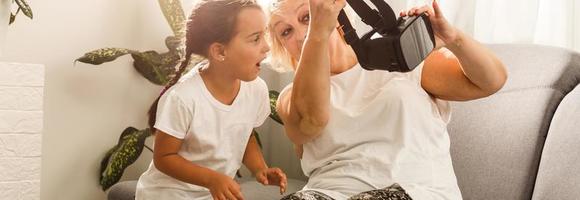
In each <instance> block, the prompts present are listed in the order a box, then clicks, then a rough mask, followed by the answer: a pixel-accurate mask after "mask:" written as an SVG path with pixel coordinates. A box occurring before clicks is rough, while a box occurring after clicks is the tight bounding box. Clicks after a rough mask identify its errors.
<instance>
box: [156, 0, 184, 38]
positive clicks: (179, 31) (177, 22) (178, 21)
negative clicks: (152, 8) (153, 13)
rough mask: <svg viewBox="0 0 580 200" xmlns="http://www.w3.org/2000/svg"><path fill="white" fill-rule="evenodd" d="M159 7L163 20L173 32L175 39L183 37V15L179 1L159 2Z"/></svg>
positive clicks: (165, 0) (164, 0) (163, 0)
mask: <svg viewBox="0 0 580 200" xmlns="http://www.w3.org/2000/svg"><path fill="white" fill-rule="evenodd" d="M159 6H160V7H161V11H162V12H163V15H164V16H165V20H167V23H168V24H169V26H170V27H171V30H173V34H174V35H175V37H178V38H184V37H185V13H184V12H183V7H182V6H181V1H180V0H159Z"/></svg>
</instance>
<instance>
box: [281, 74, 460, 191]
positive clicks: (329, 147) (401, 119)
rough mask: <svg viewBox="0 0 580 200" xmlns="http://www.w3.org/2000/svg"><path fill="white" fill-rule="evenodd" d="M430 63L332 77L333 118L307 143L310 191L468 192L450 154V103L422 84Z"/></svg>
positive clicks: (305, 154) (304, 162)
mask: <svg viewBox="0 0 580 200" xmlns="http://www.w3.org/2000/svg"><path fill="white" fill-rule="evenodd" d="M422 67H423V64H421V65H419V66H418V67H417V68H416V69H415V70H413V71H412V72H409V73H396V72H387V71H379V70H375V71H367V70H364V69H362V68H361V67H360V65H357V66H355V67H353V68H351V69H349V70H347V71H345V72H343V73H340V74H337V75H334V76H332V77H331V80H330V81H331V83H330V119H329V122H328V124H327V126H326V127H325V128H324V129H323V131H322V133H321V135H320V136H319V137H317V138H315V139H314V140H312V141H310V142H308V143H306V144H304V152H303V157H302V160H301V164H302V169H303V171H304V174H305V175H306V176H308V177H309V180H308V184H307V185H306V186H305V187H304V189H305V190H317V191H319V192H322V193H325V194H327V195H329V196H331V197H333V198H335V199H337V200H342V199H347V198H348V197H350V196H353V195H355V194H358V193H360V192H364V191H369V190H374V189H380V188H384V187H387V186H390V185H391V184H393V183H398V184H399V185H401V187H402V188H403V189H405V190H406V192H407V193H408V194H409V195H410V196H411V197H412V198H413V199H415V200H431V199H461V198H462V197H461V193H460V191H459V187H458V186H457V180H456V177H455V173H454V172H453V166H452V164H451V156H450V153H449V145H450V143H449V136H448V133H447V123H448V122H449V119H450V107H449V103H448V102H446V101H442V100H439V99H435V98H432V97H431V96H430V95H429V94H428V93H427V92H425V90H424V89H423V88H422V87H421V71H422ZM289 88H291V85H289V86H287V87H286V88H285V89H284V90H283V91H282V93H284V92H286V91H288V89H289Z"/></svg>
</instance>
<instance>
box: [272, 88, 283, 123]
mask: <svg viewBox="0 0 580 200" xmlns="http://www.w3.org/2000/svg"><path fill="white" fill-rule="evenodd" d="M278 96H280V93H279V92H278V91H275V90H270V118H272V119H273V120H274V121H276V122H278V123H279V124H282V125H284V123H283V122H282V119H280V116H279V115H278V112H276V101H277V100H278Z"/></svg>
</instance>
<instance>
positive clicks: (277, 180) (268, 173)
mask: <svg viewBox="0 0 580 200" xmlns="http://www.w3.org/2000/svg"><path fill="white" fill-rule="evenodd" d="M255 176H256V181H258V182H259V183H261V184H264V185H276V186H279V187H280V194H283V193H284V192H286V184H288V180H287V179H286V174H284V172H282V170H281V169H280V168H266V169H263V170H260V171H258V172H257V173H256V174H255Z"/></svg>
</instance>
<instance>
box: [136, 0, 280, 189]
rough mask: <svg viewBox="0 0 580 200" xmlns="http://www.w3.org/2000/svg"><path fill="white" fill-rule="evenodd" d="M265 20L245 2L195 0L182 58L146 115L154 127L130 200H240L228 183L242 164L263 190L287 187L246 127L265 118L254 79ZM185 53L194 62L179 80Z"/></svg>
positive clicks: (265, 100) (264, 100)
mask: <svg viewBox="0 0 580 200" xmlns="http://www.w3.org/2000/svg"><path fill="white" fill-rule="evenodd" d="M265 31H266V16H265V14H264V13H263V11H262V10H261V9H260V7H259V6H258V5H257V4H256V2H254V1H252V0H199V1H198V2H197V4H196V6H195V7H194V9H193V11H192V14H191V16H190V18H189V21H188V23H187V34H186V59H185V61H183V63H182V64H181V66H180V68H179V71H178V73H177V75H176V77H175V78H174V79H173V80H172V81H171V82H170V84H168V86H167V87H166V89H165V90H164V92H162V95H161V97H159V99H158V100H157V101H156V102H155V103H154V104H153V105H152V107H151V110H150V111H149V115H150V120H149V125H150V126H152V128H154V129H155V130H156V137H155V150H154V152H153V154H154V155H153V162H152V163H151V164H150V166H149V169H148V170H147V171H146V172H145V173H143V175H141V177H140V178H139V182H138V184H137V192H136V199H154V200H162V199H170V200H179V199H190V200H191V199H196V200H197V199H216V200H238V199H243V195H242V193H241V191H240V186H239V185H238V183H236V181H234V180H233V177H234V175H235V174H236V171H237V170H238V169H239V168H240V166H241V164H242V163H243V164H244V165H245V166H246V167H247V168H248V169H249V170H250V171H251V172H252V174H253V175H254V176H255V177H256V180H257V181H258V182H260V183H262V184H265V185H277V186H279V187H280V192H281V193H282V192H284V191H285V189H286V175H285V174H284V173H283V172H282V171H281V170H280V169H278V168H268V166H267V165H266V163H265V162H264V159H263V157H262V153H261V152H260V149H259V146H258V144H257V141H256V138H255V137H254V136H251V133H252V129H253V128H254V127H258V126H260V125H261V124H262V123H263V122H264V120H265V119H266V118H267V117H268V115H269V113H270V106H269V97H268V96H269V95H268V89H267V87H266V84H265V82H264V81H263V80H262V79H260V78H258V72H259V71H260V62H261V61H262V60H263V59H264V58H265V57H266V53H267V52H268V51H269V47H268V45H267V43H266V41H265V40H264V34H265ZM192 54H197V55H202V56H204V57H205V58H207V61H206V62H202V63H201V64H198V65H197V66H195V67H194V68H193V69H191V70H190V72H188V73H187V74H185V75H183V76H182V73H183V72H184V71H185V68H186V67H187V64H188V63H189V61H190V57H191V55H192Z"/></svg>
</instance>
